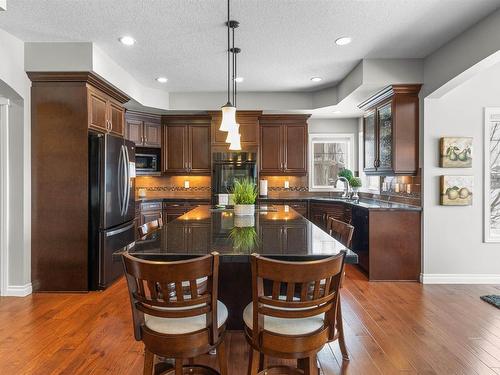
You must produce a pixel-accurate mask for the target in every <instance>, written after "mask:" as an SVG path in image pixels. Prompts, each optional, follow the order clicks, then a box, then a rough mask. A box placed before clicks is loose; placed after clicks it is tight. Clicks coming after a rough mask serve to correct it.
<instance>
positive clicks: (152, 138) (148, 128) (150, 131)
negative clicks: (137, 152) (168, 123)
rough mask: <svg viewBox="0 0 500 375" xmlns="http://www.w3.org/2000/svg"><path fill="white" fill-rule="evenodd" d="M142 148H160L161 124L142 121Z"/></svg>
mask: <svg viewBox="0 0 500 375" xmlns="http://www.w3.org/2000/svg"><path fill="white" fill-rule="evenodd" d="M143 129H144V130H143V132H144V133H143V134H144V141H143V142H144V147H161V123H160V124H156V123H154V122H150V121H144V125H143Z"/></svg>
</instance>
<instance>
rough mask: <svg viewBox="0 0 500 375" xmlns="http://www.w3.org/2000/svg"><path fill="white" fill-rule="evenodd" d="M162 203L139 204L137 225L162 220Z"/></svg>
mask: <svg viewBox="0 0 500 375" xmlns="http://www.w3.org/2000/svg"><path fill="white" fill-rule="evenodd" d="M162 210H163V207H162V202H143V203H141V204H140V211H139V225H143V224H146V223H149V222H150V221H153V220H157V219H159V218H163V214H162Z"/></svg>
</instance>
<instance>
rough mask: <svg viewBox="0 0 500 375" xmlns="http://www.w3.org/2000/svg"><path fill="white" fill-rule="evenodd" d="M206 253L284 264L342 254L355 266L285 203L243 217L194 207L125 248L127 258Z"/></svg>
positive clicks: (352, 258) (341, 248)
mask: <svg viewBox="0 0 500 375" xmlns="http://www.w3.org/2000/svg"><path fill="white" fill-rule="evenodd" d="M211 251H217V252H219V253H220V254H221V256H222V257H223V258H224V259H225V261H243V258H240V257H241V256H245V258H248V256H249V255H250V254H252V253H259V254H263V255H266V256H272V257H279V258H281V259H290V260H292V259H296V258H300V259H304V260H305V259H318V258H324V257H327V256H331V255H335V254H338V253H339V252H340V251H347V258H346V261H347V262H348V263H357V259H358V257H357V255H356V254H355V253H354V252H352V251H351V250H349V249H347V248H346V247H345V246H344V245H342V244H341V243H340V242H338V241H337V240H335V239H334V238H333V237H331V236H329V235H328V234H327V233H326V232H324V231H323V230H322V229H321V228H319V227H318V226H316V225H315V224H313V223H312V222H311V221H309V220H307V219H306V218H305V217H303V216H301V215H299V214H298V213H297V212H295V211H294V210H293V209H292V208H290V207H288V206H286V205H260V206H259V207H257V210H256V212H255V214H254V215H249V216H236V215H235V214H234V212H233V211H232V210H223V209H213V208H212V207H211V206H209V205H203V206H199V207H197V208H195V209H194V210H191V211H189V212H188V213H186V214H184V215H182V216H180V217H179V218H177V219H175V220H173V221H171V222H169V223H167V224H165V225H164V226H163V227H162V228H161V229H160V230H158V231H156V232H153V233H151V234H150V235H148V236H145V237H143V238H142V239H140V240H138V241H136V243H135V245H134V246H133V247H132V248H131V249H130V250H129V252H130V253H131V254H133V255H138V256H141V257H147V258H153V259H154V258H155V257H157V256H165V255H172V256H180V257H182V256H188V255H196V254H200V255H201V254H207V253H210V252H211ZM234 257H236V258H234ZM238 258H239V259H241V260H238ZM245 261H248V259H246V260H245Z"/></svg>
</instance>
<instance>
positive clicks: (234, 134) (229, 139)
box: [226, 123, 240, 143]
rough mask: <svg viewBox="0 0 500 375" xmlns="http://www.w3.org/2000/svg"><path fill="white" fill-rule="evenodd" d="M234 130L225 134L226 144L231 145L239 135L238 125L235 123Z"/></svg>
mask: <svg viewBox="0 0 500 375" xmlns="http://www.w3.org/2000/svg"><path fill="white" fill-rule="evenodd" d="M235 125H236V126H235V127H234V129H231V130H229V131H228V132H227V137H226V143H233V142H234V141H235V140H236V137H237V136H238V135H239V134H240V124H238V123H236V124H235Z"/></svg>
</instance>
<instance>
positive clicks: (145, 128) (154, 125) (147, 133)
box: [125, 111, 161, 148]
mask: <svg viewBox="0 0 500 375" xmlns="http://www.w3.org/2000/svg"><path fill="white" fill-rule="evenodd" d="M125 138H126V139H128V140H129V141H132V142H134V143H135V145H136V146H139V147H155V148H159V147H161V116H160V115H156V116H155V115H151V114H147V113H141V112H134V111H127V112H126V114H125Z"/></svg>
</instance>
